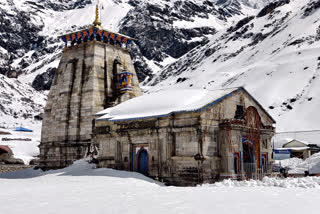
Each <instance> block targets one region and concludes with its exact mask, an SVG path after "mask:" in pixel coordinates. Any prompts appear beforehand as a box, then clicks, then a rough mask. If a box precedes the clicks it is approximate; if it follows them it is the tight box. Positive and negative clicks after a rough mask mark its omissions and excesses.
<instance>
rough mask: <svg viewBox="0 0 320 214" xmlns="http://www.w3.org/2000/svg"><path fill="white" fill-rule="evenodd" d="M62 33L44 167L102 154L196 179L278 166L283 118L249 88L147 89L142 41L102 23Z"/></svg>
mask: <svg viewBox="0 0 320 214" xmlns="http://www.w3.org/2000/svg"><path fill="white" fill-rule="evenodd" d="M96 10H97V11H96V20H95V21H94V23H93V25H92V26H90V27H88V28H87V29H83V30H80V31H78V32H74V33H70V34H67V35H63V36H61V39H62V40H63V41H64V42H65V48H64V50H63V54H62V58H61V62H60V64H59V67H58V69H57V71H56V74H55V77H54V80H53V84H52V87H51V90H50V93H49V95H48V101H47V105H46V107H45V112H44V119H43V125H42V135H41V144H40V146H39V147H40V167H41V168H42V169H54V168H62V167H65V166H68V165H70V164H71V163H72V162H73V161H74V160H77V159H80V158H83V157H85V156H86V155H87V154H89V155H90V157H92V156H93V154H94V157H93V160H94V161H95V162H96V163H97V165H98V166H99V167H109V168H114V169H119V170H127V171H136V172H139V173H143V174H145V175H147V176H149V177H153V178H155V179H159V180H161V181H164V182H166V183H167V184H173V185H180V186H189V185H195V184H198V183H204V182H205V183H212V182H215V181H217V180H220V179H224V178H232V179H247V178H258V177H259V176H260V177H262V176H264V175H265V174H267V173H269V172H270V169H271V168H270V166H271V163H272V161H273V160H272V147H271V138H272V136H273V135H274V133H275V128H274V124H275V120H274V119H273V118H272V117H271V116H270V115H269V114H268V112H267V111H266V110H265V109H264V108H263V107H262V106H261V105H260V104H259V102H258V101H257V100H256V99H255V98H254V97H253V96H252V95H251V94H250V93H249V92H248V91H247V90H246V89H244V88H242V87H239V88H228V89H221V90H204V89H190V88H188V89H170V90H160V91H157V92H154V93H152V94H144V95H142V93H141V90H140V88H139V82H138V78H137V74H136V72H135V69H134V66H133V63H132V60H131V58H130V55H129V49H128V46H129V45H130V43H131V42H132V41H133V39H132V38H130V37H128V36H125V35H121V34H119V33H113V32H110V31H108V30H105V29H103V28H102V27H101V23H100V22H99V16H98V7H97V9H96Z"/></svg>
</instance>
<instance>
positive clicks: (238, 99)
mask: <svg viewBox="0 0 320 214" xmlns="http://www.w3.org/2000/svg"><path fill="white" fill-rule="evenodd" d="M208 102H210V101H208ZM237 105H242V106H243V108H244V110H245V109H247V108H249V107H254V108H255V109H257V112H258V113H259V116H260V118H261V121H262V123H263V125H264V126H265V127H264V128H261V134H260V139H259V140H260V141H259V142H258V145H259V146H260V153H261V154H262V153H266V154H268V155H269V158H268V161H269V162H270V161H271V160H272V158H271V151H272V150H271V138H272V136H273V134H274V129H273V128H268V126H272V124H273V121H272V119H271V118H270V117H269V116H268V115H266V113H265V112H264V111H263V109H262V108H261V107H260V106H259V105H258V104H257V103H256V102H255V101H254V100H253V99H252V98H251V97H250V96H249V95H248V94H247V93H245V92H244V91H242V90H239V91H236V92H235V93H233V94H232V95H230V96H228V97H227V98H225V99H223V100H221V101H219V102H218V103H216V104H214V105H212V106H210V107H208V108H206V109H205V110H202V111H195V112H183V113H174V114H171V115H169V116H166V117H159V118H156V117H154V118H148V119H137V120H122V121H115V122H110V121H97V122H96V124H95V125H96V126H95V128H96V129H99V130H104V132H100V133H98V132H95V133H94V135H93V142H94V143H95V144H96V145H97V146H99V149H100V153H99V158H98V159H99V166H100V167H109V168H115V169H121V170H129V171H138V172H141V173H144V174H146V175H148V176H150V177H153V178H158V179H159V180H163V181H164V182H166V183H167V184H171V185H177V186H190V185H196V184H199V183H212V182H215V181H217V180H220V179H223V178H233V179H235V178H238V177H239V175H242V174H240V173H239V172H238V173H235V169H234V155H235V154H237V153H240V154H241V152H243V147H242V146H243V145H242V144H243V142H242V138H243V137H245V136H248V135H249V130H250V129H249V127H248V125H247V124H246V123H245V120H244V119H239V120H237V119H235V115H236V112H237ZM232 122H235V124H232ZM229 125H230V126H229ZM264 142H265V145H264ZM140 152H146V153H147V159H144V161H145V162H144V163H145V165H146V166H147V172H146V171H144V170H141V169H139V164H140V163H139V157H141V156H140ZM241 157H243V153H242V155H241ZM142 165H143V164H142ZM241 166H243V163H242V164H241ZM241 169H242V171H241V173H243V167H242V168H241ZM242 178H244V177H242Z"/></svg>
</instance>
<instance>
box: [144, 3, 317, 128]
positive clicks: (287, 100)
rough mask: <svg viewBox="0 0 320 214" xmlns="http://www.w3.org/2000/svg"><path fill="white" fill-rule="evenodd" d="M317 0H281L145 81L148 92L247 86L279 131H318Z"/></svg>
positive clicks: (219, 33) (226, 30)
mask: <svg viewBox="0 0 320 214" xmlns="http://www.w3.org/2000/svg"><path fill="white" fill-rule="evenodd" d="M319 17H320V1H319V0H307V1H300V0H280V1H277V2H271V3H269V4H268V5H266V6H265V7H264V8H262V9H261V10H260V11H259V12H258V13H257V14H256V15H252V16H248V17H245V18H244V19H242V20H240V21H238V22H237V23H236V24H235V25H233V26H230V27H228V28H227V29H224V30H221V31H219V32H218V33H216V34H215V35H213V36H212V37H211V38H210V39H209V42H208V43H207V44H205V45H203V46H198V47H196V48H194V49H192V50H191V51H189V52H188V53H186V54H185V55H184V56H182V57H180V58H179V59H178V60H177V61H175V62H174V63H172V64H170V65H167V66H166V67H165V68H164V69H162V70H161V71H160V72H158V73H157V74H156V75H154V76H153V78H152V79H148V80H146V81H145V82H144V83H143V84H144V87H145V88H147V89H148V90H149V91H155V90H161V89H163V88H166V87H172V88H207V89H215V88H228V87H236V86H245V87H246V89H248V90H249V92H251V93H252V94H253V96H254V97H256V98H257V100H258V101H259V102H260V103H261V104H263V106H265V107H266V108H267V110H268V112H270V113H271V115H272V116H273V117H274V118H275V119H276V121H278V125H277V128H278V131H279V130H280V131H281V130H286V131H287V130H295V131H296V130H312V129H319V123H318V121H319V120H320V114H319V113H318V108H319V106H320V96H319V90H320V54H319V53H320V18H319Z"/></svg>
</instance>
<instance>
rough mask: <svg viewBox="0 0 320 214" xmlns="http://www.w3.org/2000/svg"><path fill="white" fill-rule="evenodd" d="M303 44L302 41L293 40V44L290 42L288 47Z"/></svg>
mask: <svg viewBox="0 0 320 214" xmlns="http://www.w3.org/2000/svg"><path fill="white" fill-rule="evenodd" d="M303 42H304V39H297V40H294V41H293V42H291V43H290V44H289V45H288V46H291V45H298V44H301V43H303Z"/></svg>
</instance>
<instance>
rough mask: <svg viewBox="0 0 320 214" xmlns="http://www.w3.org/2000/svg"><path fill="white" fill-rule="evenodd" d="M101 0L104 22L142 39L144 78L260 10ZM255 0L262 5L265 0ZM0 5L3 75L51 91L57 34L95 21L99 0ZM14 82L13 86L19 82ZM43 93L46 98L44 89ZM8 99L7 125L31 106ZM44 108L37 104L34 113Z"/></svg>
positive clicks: (241, 4)
mask: <svg viewBox="0 0 320 214" xmlns="http://www.w3.org/2000/svg"><path fill="white" fill-rule="evenodd" d="M100 2H101V6H100V8H101V13H100V17H101V21H102V23H103V27H105V28H106V29H109V30H112V31H120V32H121V33H125V34H128V35H129V36H133V37H136V38H137V39H138V40H137V42H136V44H134V45H133V47H132V56H133V58H134V61H135V67H136V69H137V73H138V76H139V78H140V80H143V79H144V78H145V77H146V76H149V75H151V74H153V73H156V72H157V71H158V70H160V69H161V68H162V67H164V66H165V65H167V64H169V63H171V62H174V61H175V60H176V59H177V58H178V57H180V56H182V55H184V54H185V53H187V52H188V51H189V50H190V49H192V48H193V47H195V46H197V45H199V44H205V43H206V42H208V39H207V37H208V36H210V35H213V34H214V33H216V32H217V31H218V30H221V29H224V28H226V27H228V26H230V25H231V24H232V23H233V22H236V21H237V20H238V19H240V18H242V17H245V16H246V15H247V14H249V13H250V14H251V13H254V11H257V9H256V8H255V7H256V6H255V5H253V4H248V2H250V1H248V0H237V1H236V0H234V1H230V2H228V1H217V0H207V1H203V0H187V1H181V0H171V1H166V0H152V1H147V0H139V1H138V0H108V1H100ZM257 2H260V3H261V4H263V3H264V0H259V1H257ZM0 5H1V7H0V30H1V33H0V74H3V75H5V76H7V77H18V81H19V82H20V83H18V82H17V84H18V85H17V88H25V90H23V89H22V91H24V92H26V93H28V91H29V90H31V91H32V92H30V93H31V94H26V96H27V97H32V96H34V94H33V89H31V87H30V86H32V87H33V88H35V89H37V90H39V91H41V90H48V89H49V88H50V85H51V80H52V78H53V76H54V72H55V69H56V67H57V66H58V63H59V60H60V56H61V52H62V49H63V44H62V42H61V41H59V40H58V38H57V36H59V35H61V34H64V33H68V32H71V31H75V30H77V29H79V28H83V27H86V26H88V25H89V24H91V23H92V22H93V19H94V11H95V10H94V8H95V1H92V0H60V1H56V0H29V1H23V0H0ZM235 5H236V6H235ZM3 81H4V80H3V79H0V82H2V83H3ZM3 84H5V83H3ZM12 84H13V87H15V84H16V83H15V82H12ZM10 93H11V92H10ZM16 93H17V92H16ZM40 94H41V93H40ZM13 95H14V96H15V93H13ZM17 96H18V97H20V95H17ZM11 97H12V96H11ZM39 97H41V99H44V96H42V94H41V95H39ZM9 99H11V103H12V105H3V107H4V109H5V110H4V111H3V112H2V113H1V114H2V115H6V116H8V117H11V118H13V119H12V120H7V119H5V118H6V117H3V116H1V118H0V124H3V126H6V125H9V124H8V123H9V122H10V121H12V123H11V125H9V126H12V125H13V124H15V123H16V121H15V119H14V118H15V117H16V116H15V114H18V115H19V114H20V110H21V111H23V112H24V113H27V111H30V110H28V107H26V109H25V110H23V109H16V108H14V105H16V106H23V105H24V103H23V102H22V101H21V100H20V99H12V98H7V101H6V102H9V101H8V100H9ZM16 102H17V103H16ZM35 102H37V101H35ZM36 104H37V105H39V106H41V105H43V103H36ZM40 109H41V108H35V109H34V110H33V112H34V114H35V112H37V111H39V110H40ZM4 112H5V113H4ZM4 122H6V124H4ZM28 123H29V122H28Z"/></svg>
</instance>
